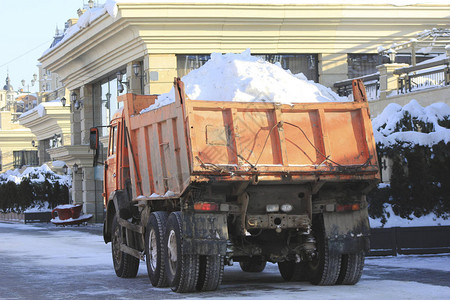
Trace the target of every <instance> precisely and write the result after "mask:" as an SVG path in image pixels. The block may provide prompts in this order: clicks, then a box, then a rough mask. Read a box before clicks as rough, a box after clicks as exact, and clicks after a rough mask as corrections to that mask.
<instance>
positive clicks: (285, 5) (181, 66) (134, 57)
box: [40, 0, 450, 222]
mask: <svg viewBox="0 0 450 300" xmlns="http://www.w3.org/2000/svg"><path fill="white" fill-rule="evenodd" d="M116 2H117V4H116V5H114V6H110V7H107V9H106V10H105V11H104V13H103V14H101V15H100V17H98V18H96V19H94V20H90V21H89V22H81V21H80V20H81V19H82V18H83V16H81V17H80V20H79V21H78V23H77V24H78V25H74V26H79V24H80V23H82V24H83V25H82V26H79V27H78V28H74V30H72V31H70V35H69V36H67V37H66V38H65V39H64V40H63V41H62V42H60V43H59V44H57V45H56V46H55V47H53V48H51V49H49V50H48V51H47V52H46V53H45V54H44V55H43V56H42V57H41V58H40V62H41V63H42V67H43V68H44V69H46V70H50V71H51V72H53V73H57V74H58V76H59V78H60V80H61V81H62V82H63V84H64V86H65V87H66V88H67V89H68V90H69V91H70V93H71V95H72V96H73V97H74V98H73V100H74V101H73V102H72V103H71V107H72V115H71V131H72V135H71V141H70V145H68V144H66V145H65V146H63V147H60V148H57V149H53V150H52V151H51V154H52V157H53V158H54V159H61V160H64V161H66V162H67V164H68V165H69V167H71V166H73V165H75V164H76V165H77V166H78V167H79V168H80V171H79V172H78V173H77V174H74V181H73V182H74V187H73V194H72V198H73V199H74V201H76V202H79V203H84V209H85V212H87V213H93V214H95V216H96V221H99V222H100V221H102V218H103V206H102V200H101V188H102V176H101V171H100V170H96V169H94V168H93V167H92V157H93V153H92V152H90V150H89V149H88V142H89V128H90V127H93V126H101V125H106V124H107V123H108V121H109V119H110V117H111V115H112V112H113V110H114V109H115V108H117V107H118V104H117V96H118V95H120V94H121V92H134V93H138V94H139V93H144V94H160V93H165V92H168V91H169V89H170V88H171V87H172V83H173V78H174V77H177V76H180V75H183V74H185V73H186V72H188V71H189V70H191V69H193V68H195V67H197V66H199V65H201V63H202V60H204V59H205V57H207V55H209V54H210V53H212V52H221V53H226V52H242V51H244V50H245V49H248V48H249V49H251V52H252V53H253V54H257V55H263V56H265V57H269V58H271V59H272V58H273V57H274V56H282V57H283V58H284V59H285V60H286V61H288V63H289V64H290V67H292V66H295V65H296V64H297V65H302V66H303V67H302V66H300V70H305V71H308V69H311V72H312V73H311V76H312V78H310V79H312V80H315V81H317V82H319V83H321V84H323V85H325V86H328V87H331V86H333V84H334V83H335V82H336V81H339V80H344V79H347V78H348V76H349V68H350V67H351V66H350V65H349V64H350V63H351V62H352V61H353V59H356V61H357V59H358V57H360V58H361V59H360V61H361V60H364V55H369V56H370V55H372V56H373V55H377V47H378V46H383V47H389V46H390V45H392V44H394V43H400V42H403V41H404V40H405V39H410V38H413V37H414V36H415V35H416V34H417V33H418V32H421V31H423V30H425V29H432V28H438V27H448V26H449V24H450V6H449V5H445V4H442V2H441V4H410V5H404V6H402V5H392V4H379V2H377V3H378V4H370V3H369V1H367V2H361V1H355V4H336V3H335V2H331V3H330V4H327V3H325V2H324V1H321V2H320V3H321V4H314V3H313V1H311V4H289V2H287V1H281V2H277V1H274V3H273V4H267V3H255V2H253V3H247V4H246V3H235V2H236V1H231V2H233V3H226V2H219V3H182V2H178V3H168V2H164V3H158V2H155V1H149V2H148V3H145V2H143V1H136V2H139V3H131V2H130V1H123V3H122V2H121V1H120V0H118V1H116ZM174 2H176V1H174ZM242 2H245V1H242ZM346 3H348V2H346ZM411 3H415V2H411ZM68 17H70V16H68ZM289 60H291V61H289ZM136 66H139V69H138V70H137V69H136V68H135V67H136ZM302 68H303V69H302ZM118 72H120V73H121V74H123V75H124V77H123V78H122V79H121V81H122V83H123V84H121V82H118V79H117V75H116V74H117V73H118ZM121 85H122V86H127V88H125V89H124V91H121V88H120V86H121ZM75 104H76V105H75ZM102 132H103V134H104V135H106V131H104V130H103V131H102ZM105 138H106V137H105Z"/></svg>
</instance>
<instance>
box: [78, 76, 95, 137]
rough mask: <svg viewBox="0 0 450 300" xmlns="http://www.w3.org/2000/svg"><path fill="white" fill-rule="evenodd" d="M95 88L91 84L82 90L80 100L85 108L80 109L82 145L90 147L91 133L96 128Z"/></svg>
mask: <svg viewBox="0 0 450 300" xmlns="http://www.w3.org/2000/svg"><path fill="white" fill-rule="evenodd" d="M92 90H93V86H92V85H90V84H87V85H84V86H82V87H81V88H80V98H81V99H82V100H83V106H82V107H81V108H80V111H81V114H80V131H81V144H82V145H89V133H90V129H91V127H93V126H94V105H93V97H92V96H93V91H92Z"/></svg>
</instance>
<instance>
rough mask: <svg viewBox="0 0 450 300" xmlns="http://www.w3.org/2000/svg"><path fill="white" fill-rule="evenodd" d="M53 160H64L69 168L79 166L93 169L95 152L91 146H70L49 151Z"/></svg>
mask: <svg viewBox="0 0 450 300" xmlns="http://www.w3.org/2000/svg"><path fill="white" fill-rule="evenodd" d="M47 152H48V153H49V154H50V157H51V158H52V159H53V160H62V161H64V162H66V164H67V165H68V166H72V165H73V164H75V163H76V164H77V165H78V166H80V167H92V162H93V159H94V152H93V151H92V150H90V149H89V145H73V146H72V145H69V146H62V147H57V148H50V149H48V150H47Z"/></svg>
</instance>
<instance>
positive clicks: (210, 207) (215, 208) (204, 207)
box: [194, 202, 219, 211]
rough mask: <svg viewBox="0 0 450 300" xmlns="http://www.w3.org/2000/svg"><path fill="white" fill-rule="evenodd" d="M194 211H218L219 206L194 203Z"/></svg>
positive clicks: (209, 203) (207, 203)
mask: <svg viewBox="0 0 450 300" xmlns="http://www.w3.org/2000/svg"><path fill="white" fill-rule="evenodd" d="M194 210H197V211H218V210H219V205H218V204H217V203H212V202H196V203H194Z"/></svg>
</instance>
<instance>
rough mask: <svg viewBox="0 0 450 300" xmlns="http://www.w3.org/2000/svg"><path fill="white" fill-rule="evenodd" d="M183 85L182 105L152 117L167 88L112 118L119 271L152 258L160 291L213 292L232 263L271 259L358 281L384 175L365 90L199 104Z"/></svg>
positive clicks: (314, 279)
mask: <svg viewBox="0 0 450 300" xmlns="http://www.w3.org/2000/svg"><path fill="white" fill-rule="evenodd" d="M174 87H175V95H176V101H175V102H174V103H171V104H169V105H166V106H163V107H159V108H157V109H154V110H151V111H148V112H145V113H142V114H140V111H141V110H142V109H144V108H146V107H148V106H149V105H151V104H152V103H154V102H155V99H156V96H145V95H134V94H126V95H124V96H121V97H120V98H119V101H122V102H123V104H124V106H123V109H121V110H120V111H118V112H117V113H116V114H115V116H114V118H113V120H112V121H111V126H110V134H109V138H110V140H109V147H108V156H107V159H106V161H105V164H104V183H105V184H104V197H105V205H106V208H107V214H106V219H105V224H104V240H105V242H106V243H108V242H111V244H112V257H113V262H114V268H115V271H116V274H117V276H119V277H134V276H136V273H137V270H138V266H139V260H140V259H141V260H145V261H146V263H147V270H148V275H149V278H150V281H151V283H152V284H153V285H154V286H156V287H165V286H170V287H171V288H172V290H174V291H176V292H192V291H208V290H215V289H217V287H218V286H219V285H220V282H221V279H222V274H223V269H224V265H232V264H233V262H239V264H240V267H241V269H242V270H243V271H246V272H261V271H263V270H264V268H265V265H266V263H267V262H271V263H277V264H278V268H279V270H280V273H281V276H282V277H283V278H284V279H285V280H287V281H299V280H309V281H310V282H311V283H313V284H317V285H333V284H355V283H356V282H358V280H359V279H360V276H361V272H362V268H363V265H364V257H365V252H366V251H367V250H368V249H369V221H368V213H367V202H366V194H367V192H368V191H369V190H370V189H371V188H372V187H373V186H374V185H375V184H376V183H377V182H378V180H379V173H378V166H377V156H376V152H375V143H374V138H373V132H372V126H371V121H370V118H369V110H368V103H367V101H365V100H364V97H356V96H355V99H358V98H360V99H362V100H360V101H356V102H339V103H337V102H327V103H298V104H293V105H280V104H276V103H238V102H218V101H197V100H195V101H193V100H189V99H187V98H186V96H185V93H184V86H183V82H181V81H180V80H179V79H177V80H175V82H174ZM355 87H356V88H358V85H356V86H355ZM362 88H363V86H362ZM360 92H361V93H362V95H364V94H365V93H364V91H363V90H360ZM97 145H98V131H97V130H96V129H95V128H93V129H91V147H92V148H96V147H97Z"/></svg>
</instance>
